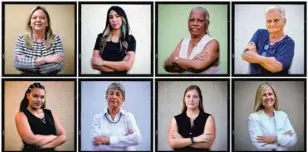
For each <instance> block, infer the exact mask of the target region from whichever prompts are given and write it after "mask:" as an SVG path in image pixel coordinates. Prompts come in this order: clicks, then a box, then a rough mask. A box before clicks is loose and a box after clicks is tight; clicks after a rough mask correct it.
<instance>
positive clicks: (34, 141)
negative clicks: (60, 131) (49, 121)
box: [24, 135, 55, 146]
mask: <svg viewBox="0 0 308 152" xmlns="http://www.w3.org/2000/svg"><path fill="white" fill-rule="evenodd" d="M54 139H55V136H53V135H33V136H32V137H30V138H28V139H26V140H24V142H26V143H27V144H31V145H36V146H43V145H45V144H48V143H50V142H51V141H52V140H54Z"/></svg>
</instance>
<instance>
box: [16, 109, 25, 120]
mask: <svg viewBox="0 0 308 152" xmlns="http://www.w3.org/2000/svg"><path fill="white" fill-rule="evenodd" d="M26 119H27V116H26V114H25V113H24V112H22V111H19V112H18V113H17V114H16V116H15V120H16V121H23V120H26Z"/></svg>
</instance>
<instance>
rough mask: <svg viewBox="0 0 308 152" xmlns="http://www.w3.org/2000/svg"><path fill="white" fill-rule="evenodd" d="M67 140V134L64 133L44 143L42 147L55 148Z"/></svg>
mask: <svg viewBox="0 0 308 152" xmlns="http://www.w3.org/2000/svg"><path fill="white" fill-rule="evenodd" d="M65 141H66V135H64V134H62V135H60V136H58V137H56V138H55V139H54V140H52V141H50V142H48V143H46V144H44V145H42V146H41V148H55V147H58V146H60V145H62V144H63V143H64V142H65Z"/></svg>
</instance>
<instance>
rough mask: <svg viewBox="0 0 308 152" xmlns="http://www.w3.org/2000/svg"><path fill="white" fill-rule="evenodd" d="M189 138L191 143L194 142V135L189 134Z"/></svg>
mask: <svg viewBox="0 0 308 152" xmlns="http://www.w3.org/2000/svg"><path fill="white" fill-rule="evenodd" d="M190 140H191V143H192V144H194V143H195V141H194V137H193V136H190Z"/></svg>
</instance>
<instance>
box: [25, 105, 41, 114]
mask: <svg viewBox="0 0 308 152" xmlns="http://www.w3.org/2000/svg"><path fill="white" fill-rule="evenodd" d="M27 109H28V110H29V111H30V112H32V113H38V112H40V110H41V109H34V108H32V107H31V106H30V105H29V106H28V107H27Z"/></svg>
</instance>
